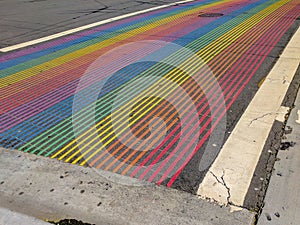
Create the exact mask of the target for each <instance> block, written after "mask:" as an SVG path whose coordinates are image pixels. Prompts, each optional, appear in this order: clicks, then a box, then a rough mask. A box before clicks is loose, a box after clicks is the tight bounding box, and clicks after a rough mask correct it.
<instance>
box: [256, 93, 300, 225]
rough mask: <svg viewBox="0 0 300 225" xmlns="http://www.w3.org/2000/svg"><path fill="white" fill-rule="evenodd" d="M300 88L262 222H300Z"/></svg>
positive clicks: (277, 224)
mask: <svg viewBox="0 0 300 225" xmlns="http://www.w3.org/2000/svg"><path fill="white" fill-rule="evenodd" d="M299 117H300V92H298V97H297V99H296V102H295V107H294V108H293V109H292V111H291V114H290V116H289V119H288V122H287V125H286V133H287V134H286V137H284V139H283V140H282V144H281V151H279V152H278V155H277V158H278V160H279V161H277V162H276V163H275V167H274V171H273V175H272V177H271V182H270V184H269V188H268V191H267V195H266V198H265V206H264V209H263V211H262V214H261V216H260V219H259V223H258V224H259V225H269V224H270V225H282V224H291V225H298V224H300V214H299V212H300V193H299V188H300V179H299V174H300V143H299V140H300V118H299Z"/></svg>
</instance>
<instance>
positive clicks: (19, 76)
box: [0, 0, 230, 88]
mask: <svg viewBox="0 0 300 225" xmlns="http://www.w3.org/2000/svg"><path fill="white" fill-rule="evenodd" d="M229 1H230V0H224V1H220V2H216V3H211V4H208V5H205V6H201V7H199V8H196V9H192V10H189V11H186V12H183V13H180V14H176V15H174V16H170V17H168V18H165V19H162V20H159V21H156V22H154V23H151V24H148V25H146V26H143V27H139V28H136V29H134V30H131V31H128V32H126V33H123V34H120V35H118V36H116V37H114V38H112V39H108V40H105V41H102V42H99V43H97V44H95V45H91V46H88V47H86V48H84V49H80V50H78V51H75V52H72V53H69V54H67V55H64V56H62V57H59V58H56V59H54V60H51V61H48V62H46V63H43V64H41V65H38V66H35V67H32V68H30V69H27V70H24V71H20V72H18V73H15V74H13V75H11V76H8V77H5V78H1V83H0V88H2V87H5V86H8V84H13V83H16V82H18V81H21V80H24V79H26V78H28V77H31V76H35V75H37V74H38V73H40V71H47V70H50V69H52V68H54V67H57V66H59V65H62V64H64V63H67V62H70V61H72V60H74V59H77V58H79V57H82V56H84V55H86V54H90V53H92V52H95V51H98V50H99V49H102V48H105V47H107V46H110V45H112V44H115V43H117V42H120V41H123V40H125V39H127V38H130V37H133V36H136V35H138V34H140V33H144V32H147V31H149V30H151V29H153V28H155V27H158V26H162V25H164V24H166V23H169V22H171V21H173V20H177V19H178V18H182V17H184V16H187V15H189V14H192V13H195V12H198V11H199V10H200V9H205V8H209V7H212V6H215V5H219V4H223V3H224V2H229Z"/></svg>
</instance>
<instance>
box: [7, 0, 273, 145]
mask: <svg viewBox="0 0 300 225" xmlns="http://www.w3.org/2000/svg"><path fill="white" fill-rule="evenodd" d="M263 2H266V0H261V1H258V2H256V3H253V4H251V5H248V6H246V7H244V8H242V9H240V10H237V11H235V12H234V14H235V15H236V16H238V15H240V14H242V13H244V12H246V11H247V10H249V9H251V8H254V7H255V6H257V5H259V4H261V3H263ZM270 4H271V3H270ZM231 19H232V16H230V15H228V16H225V17H221V18H219V19H217V20H216V21H214V22H212V23H210V24H208V25H206V26H203V27H201V28H200V29H198V30H196V31H194V32H191V33H190V34H188V35H185V36H183V37H180V38H178V39H177V40H176V41H174V43H176V44H181V45H182V46H186V45H187V44H189V43H190V42H191V41H192V40H195V39H197V38H199V37H200V36H202V35H205V34H206V33H208V32H210V31H211V30H214V29H215V28H217V27H219V26H220V24H224V23H226V22H228V21H230V20H231ZM165 49H167V47H164V48H161V49H159V50H158V51H157V52H155V53H153V54H150V55H149V56H147V57H146V58H148V57H151V55H155V54H162V53H164V52H165ZM150 67H151V64H150V65H148V67H144V68H143V70H145V69H147V68H150ZM138 74H140V71H139V70H135V71H134V72H133V73H130V76H128V77H126V79H123V80H120V81H117V80H112V81H111V82H112V83H111V84H110V85H111V86H110V85H108V87H110V88H107V89H106V90H105V91H103V92H102V93H101V94H100V95H99V97H102V96H103V95H105V94H106V93H108V92H110V91H112V90H113V89H115V88H117V87H119V86H120V85H123V84H124V83H126V82H128V81H130V80H131V79H132V78H134V77H135V76H137V75H138ZM113 77H114V78H115V79H117V76H113ZM73 98H74V96H71V97H69V98H67V99H65V100H64V101H61V102H60V103H58V104H56V105H54V106H52V107H50V108H49V109H47V110H45V111H44V112H42V113H39V114H37V115H35V116H34V117H31V118H30V119H29V120H27V121H24V122H23V123H20V124H18V125H16V126H15V127H13V128H11V129H9V130H8V131H6V132H5V134H7V135H9V134H11V133H14V135H16V136H15V137H16V138H18V139H21V140H23V139H24V140H25V139H26V141H27V140H30V139H29V137H28V138H26V137H24V135H25V134H24V132H22V133H19V132H17V131H18V129H21V128H22V127H24V126H26V124H35V123H36V121H39V120H41V118H43V119H42V120H43V121H44V124H45V125H46V124H47V120H49V117H47V116H45V115H49V114H50V115H51V111H52V112H53V110H54V111H56V110H57V108H58V109H59V111H61V113H60V114H59V115H60V116H59V117H56V121H55V122H53V123H52V121H51V123H49V124H47V125H46V126H45V127H39V128H38V129H36V130H35V128H34V127H31V128H30V129H31V130H34V132H33V134H32V135H31V136H30V138H31V139H32V138H34V137H36V136H37V135H39V134H40V133H42V132H44V131H46V130H47V129H49V128H51V127H52V126H54V125H56V124H58V123H59V122H61V121H63V120H64V119H66V118H68V117H70V116H71V115H72V112H71V107H72V103H73ZM88 105H89V102H85V101H83V105H82V106H81V107H82V108H84V107H86V106H88ZM28 122H29V123H28ZM22 135H23V136H22ZM20 145H21V144H20Z"/></svg>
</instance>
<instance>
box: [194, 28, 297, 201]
mask: <svg viewBox="0 0 300 225" xmlns="http://www.w3.org/2000/svg"><path fill="white" fill-rule="evenodd" d="M299 46H300V29H298V30H297V32H296V33H295V35H294V36H293V38H292V39H291V40H290V42H289V44H288V45H287V46H286V48H285V50H284V52H283V53H282V55H281V56H280V58H279V60H278V61H277V63H276V64H275V66H274V67H273V69H272V70H271V72H270V73H269V74H268V76H267V78H266V80H265V82H264V83H263V85H262V86H261V87H260V89H259V90H258V92H257V93H256V95H255V97H254V98H253V100H252V101H251V103H250V104H249V106H248V108H247V110H246V111H245V112H244V114H243V115H242V117H241V119H240V120H239V122H238V124H237V125H236V127H235V128H234V130H233V132H232V134H231V135H230V136H229V138H228V140H227V141H226V143H225V144H224V146H223V147H222V149H221V151H220V153H219V155H218V157H217V158H216V160H215V162H214V163H213V164H212V166H211V168H210V170H209V172H208V173H207V174H206V176H205V177H204V179H203V182H202V183H201V184H200V187H199V189H198V195H199V196H200V197H202V198H209V199H213V200H215V201H217V202H219V203H221V204H228V203H229V202H230V203H233V204H235V205H238V206H243V203H244V200H245V197H246V194H247V192H248V189H249V186H250V183H251V180H252V177H253V174H254V171H255V168H256V166H257V163H258V161H259V158H260V155H261V153H262V150H263V147H264V144H265V142H266V140H267V138H268V135H269V133H270V131H271V128H272V126H273V123H274V121H275V120H276V119H277V118H278V119H279V118H281V119H279V120H282V118H283V117H284V116H285V114H286V109H284V108H282V107H281V104H282V101H283V99H284V97H285V95H286V93H287V90H288V88H289V85H290V82H291V81H292V79H293V77H294V75H295V73H296V70H297V68H298V65H299V62H300V47H299Z"/></svg>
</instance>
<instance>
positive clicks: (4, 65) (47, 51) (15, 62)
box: [0, 0, 218, 70]
mask: <svg viewBox="0 0 300 225" xmlns="http://www.w3.org/2000/svg"><path fill="white" fill-rule="evenodd" d="M216 1H218V0H207V1H205V2H201V3H197V4H195V3H194V4H189V5H184V6H180V7H179V8H169V9H167V10H166V11H163V12H159V13H156V14H154V15H151V16H146V17H143V18H140V19H138V20H134V21H132V22H127V23H125V24H121V25H118V26H115V27H112V28H109V29H106V30H104V31H103V30H102V31H99V32H95V33H93V34H90V35H87V36H84V37H80V34H76V36H79V37H80V38H78V39H75V40H72V41H69V42H66V43H63V44H60V45H57V46H54V47H50V48H47V49H45V50H42V51H39V52H35V53H32V54H29V55H25V56H21V57H19V58H16V59H12V60H10V61H7V62H4V63H1V64H0V70H2V69H6V68H9V67H13V66H16V65H18V64H20V63H24V62H28V61H30V60H33V59H37V58H39V57H42V56H45V55H47V54H51V53H53V52H57V51H59V50H62V49H65V48H68V47H71V46H73V45H76V44H80V43H82V42H86V41H90V40H93V39H96V38H99V37H101V36H104V35H107V34H108V33H110V32H120V33H122V29H126V28H128V27H130V26H133V25H135V24H138V23H140V22H145V21H148V20H151V19H153V18H156V17H159V16H166V13H168V16H170V15H172V14H177V13H179V12H180V11H185V10H187V9H186V8H194V7H199V6H200V5H204V4H208V3H211V2H216ZM96 29H97V28H96ZM98 29H99V27H98ZM109 38H111V37H108V38H106V39H109Z"/></svg>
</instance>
